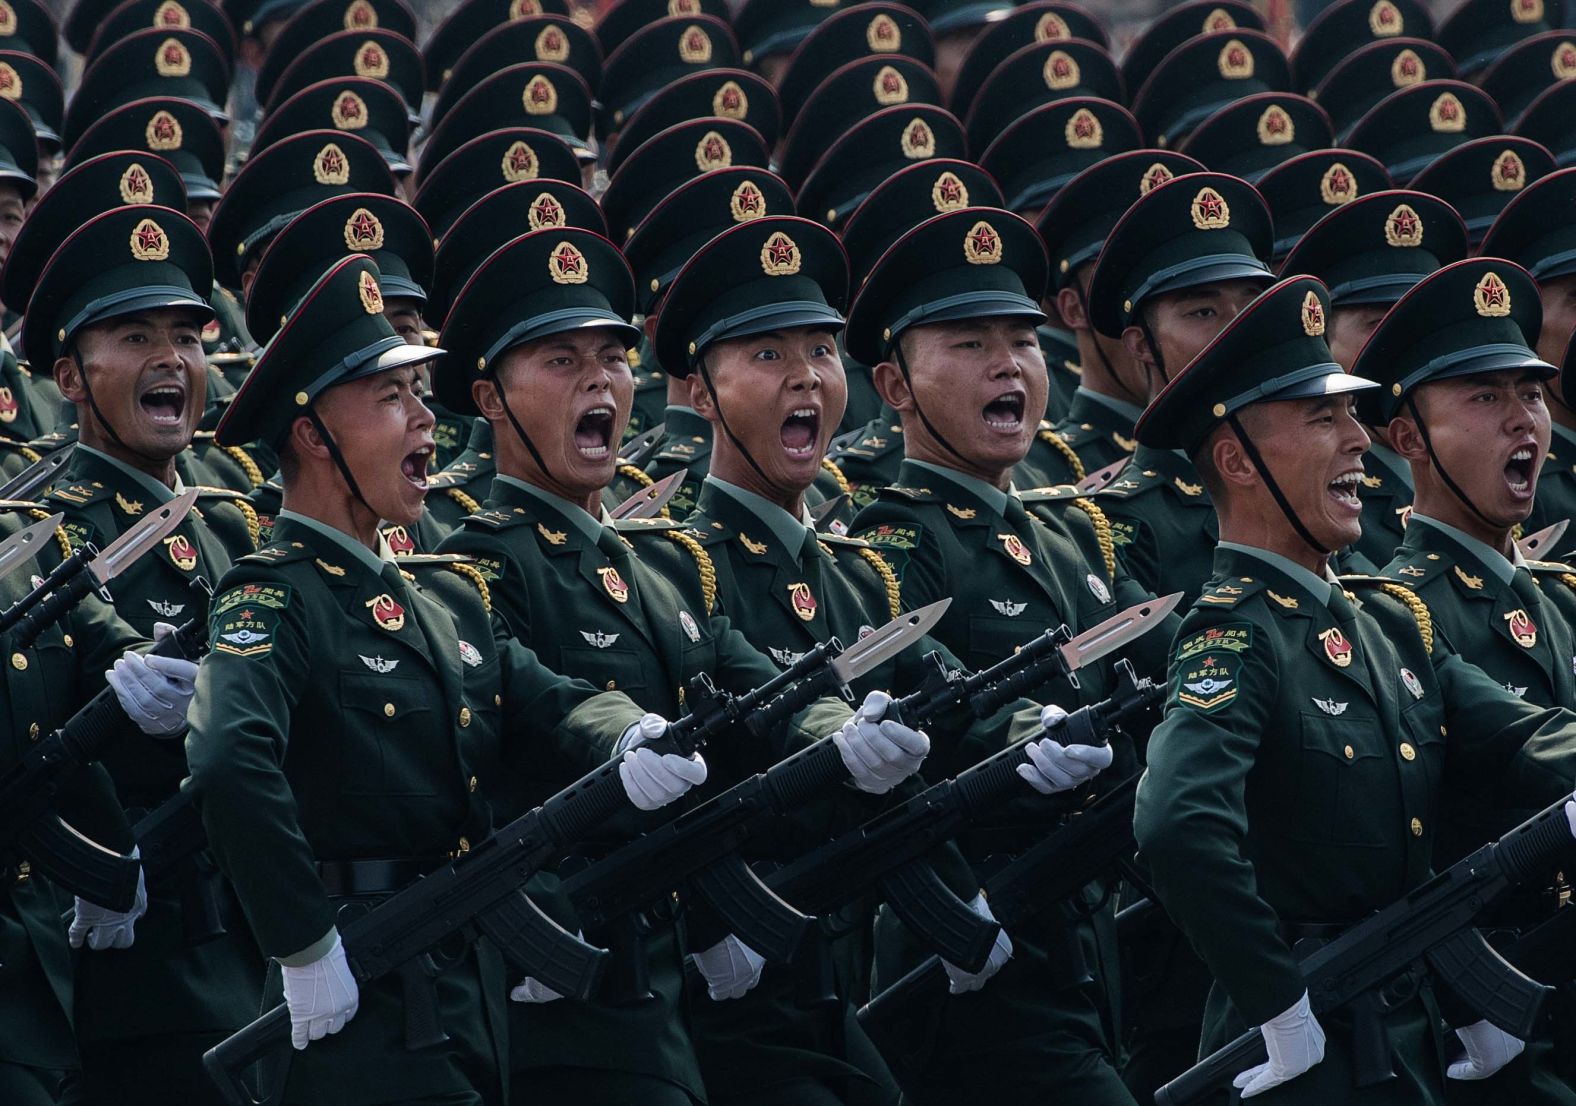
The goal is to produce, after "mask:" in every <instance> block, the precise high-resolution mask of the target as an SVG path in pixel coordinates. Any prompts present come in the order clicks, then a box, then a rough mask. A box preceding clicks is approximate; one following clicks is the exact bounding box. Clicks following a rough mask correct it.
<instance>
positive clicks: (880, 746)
mask: <svg viewBox="0 0 1576 1106" xmlns="http://www.w3.org/2000/svg"><path fill="white" fill-rule="evenodd" d="M891 701H892V700H891V697H890V696H888V695H887V693H886V692H884V691H872V692H871V693H870V694H869V695H866V696H865V701H864V703H863V704H862V705H861V706H860V708H859V709H858V710H857V711H855V712H854V716H853V717H852V718H850V719H849V720H848V721H847V722H845V723H843V728H842V729H841V730H839V731H838V732H837V733H835V734H833V735H832V742H833V743H834V744H835V745H836V746H837V751H838V752H839V753H840V754H842V757H843V765H844V767H846V768H847V769H848V774H849V775H850V776H852V777H854V784H855V785H856V786H857V787H858V788H859V790H861V791H867V792H869V793H870V794H872V795H885V794H886V793H887V792H888V791H891V790H892V788H893V787H895V786H896V785H897V784H899V783H901V782H903V781H904V780H906V779H908V777H910V776H912V775H913V774H914V773H915V772H917V771H919V766H920V765H921V764H923V763H924V762H925V755H926V754H927V753H929V752H930V738H928V737H926V736H925V734H924V732H923V731H921V730H911V729H909V728H908V727H907V726H905V725H903V724H902V723H901V722H881V721H878V720H879V719H880V718H881V716H882V715H883V714H885V713H886V709H887V704H888V703H890V702H891Z"/></svg>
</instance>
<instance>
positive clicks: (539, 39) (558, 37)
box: [536, 23, 569, 64]
mask: <svg viewBox="0 0 1576 1106" xmlns="http://www.w3.org/2000/svg"><path fill="white" fill-rule="evenodd" d="M536 60H537V61H550V62H556V63H560V64H561V63H563V62H566V61H568V60H569V39H568V37H567V36H566V35H565V34H564V32H563V28H561V27H558V26H555V25H554V24H551V23H549V24H548V25H547V26H546V27H543V28H542V33H541V34H539V35H537V36H536Z"/></svg>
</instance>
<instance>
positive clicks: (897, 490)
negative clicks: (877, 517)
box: [876, 484, 940, 503]
mask: <svg viewBox="0 0 1576 1106" xmlns="http://www.w3.org/2000/svg"><path fill="white" fill-rule="evenodd" d="M876 494H877V496H879V497H881V498H885V497H886V496H888V495H893V496H896V497H897V498H899V499H909V500H913V501H914V502H915V503H934V502H936V501H937V500H938V499H939V498H940V497H939V496H937V495H936V493H935V492H933V491H931V490H930V489H929V488H906V487H904V486H902V485H901V484H888V485H887V486H886V487H884V488H882V489H881V490H880V491H879V492H877V493H876Z"/></svg>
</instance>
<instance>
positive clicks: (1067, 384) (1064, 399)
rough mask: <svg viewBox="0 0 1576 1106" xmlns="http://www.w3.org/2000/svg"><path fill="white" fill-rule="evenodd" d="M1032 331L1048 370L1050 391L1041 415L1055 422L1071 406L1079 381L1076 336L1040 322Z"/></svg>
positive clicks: (1079, 368)
mask: <svg viewBox="0 0 1576 1106" xmlns="http://www.w3.org/2000/svg"><path fill="white" fill-rule="evenodd" d="M1036 332H1037V334H1038V335H1039V339H1040V353H1041V354H1042V355H1044V357H1045V368H1046V371H1047V372H1048V373H1049V374H1050V384H1051V391H1050V395H1049V398H1048V399H1047V402H1046V404H1045V417H1046V419H1047V420H1049V421H1050V422H1051V423H1052V424H1055V423H1058V422H1061V421H1062V419H1063V418H1065V417H1066V416H1067V412H1068V411H1070V410H1072V406H1073V393H1074V392H1076V391H1077V390H1078V385H1079V384H1080V383H1081V382H1082V381H1083V366H1082V365H1081V364H1079V358H1078V339H1077V337H1075V336H1074V334H1073V332H1072V331H1070V330H1063V329H1061V328H1060V327H1054V326H1041V327H1038V328H1037V331H1036Z"/></svg>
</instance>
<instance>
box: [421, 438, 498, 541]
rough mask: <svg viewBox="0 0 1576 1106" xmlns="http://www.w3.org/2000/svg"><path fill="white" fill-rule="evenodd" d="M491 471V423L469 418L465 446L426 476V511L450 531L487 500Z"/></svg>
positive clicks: (489, 491)
mask: <svg viewBox="0 0 1576 1106" xmlns="http://www.w3.org/2000/svg"><path fill="white" fill-rule="evenodd" d="M495 471H497V470H496V465H495V462H494V461H493V430H492V423H490V422H488V421H487V420H486V419H482V418H476V419H472V420H471V431H470V437H469V438H468V439H467V440H466V443H465V449H464V450H463V451H461V452H460V453H459V454H458V455H457V456H456V457H455V458H454V460H452V461H450V462H449V463H448V465H446V466H445V467H444V468H443V470H442V471H441V472H438V473H436V474H434V475H433V476H430V477H428V478H427V511H428V512H429V513H430V514H431V515H432V517H433V518H434V519H436V520H437V523H438V525H439V526H441V527H443V528H444V530H445V531H448V530H453V529H454V528H455V527H456V526H458V525H459V524H460V520H461V519H463V518H464V517H465V516H466V515H474V514H475V513H476V512H477V511H479V510H481V509H482V504H483V503H485V502H487V496H488V495H490V494H491V492H492V479H493V473H494V472H495Z"/></svg>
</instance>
